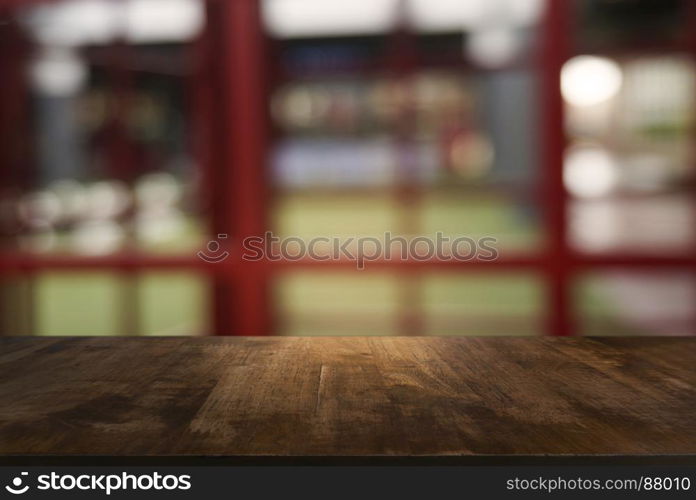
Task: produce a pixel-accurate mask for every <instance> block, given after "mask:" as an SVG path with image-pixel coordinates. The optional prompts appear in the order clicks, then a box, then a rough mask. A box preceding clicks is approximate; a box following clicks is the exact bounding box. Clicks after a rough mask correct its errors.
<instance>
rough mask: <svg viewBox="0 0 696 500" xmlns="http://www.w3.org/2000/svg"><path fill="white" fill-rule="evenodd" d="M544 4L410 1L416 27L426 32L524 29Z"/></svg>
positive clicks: (487, 0)
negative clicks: (502, 28) (499, 27)
mask: <svg viewBox="0 0 696 500" xmlns="http://www.w3.org/2000/svg"><path fill="white" fill-rule="evenodd" d="M543 3H544V2H543V0H467V1H462V0H410V2H409V8H410V10H409V12H410V14H411V19H412V21H413V24H414V25H415V26H416V27H417V28H418V29H419V30H420V31H426V32H438V31H461V30H465V31H476V30H480V29H481V28H485V27H493V26H495V25H498V26H507V27H523V26H530V25H532V24H534V23H535V22H536V21H537V20H538V19H539V17H540V15H541V9H542V7H543Z"/></svg>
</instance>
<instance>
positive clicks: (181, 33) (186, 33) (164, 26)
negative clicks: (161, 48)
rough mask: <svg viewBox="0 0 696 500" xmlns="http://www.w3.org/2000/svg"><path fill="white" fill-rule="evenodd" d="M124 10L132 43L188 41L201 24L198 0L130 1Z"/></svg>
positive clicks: (202, 18) (129, 38) (200, 5)
mask: <svg viewBox="0 0 696 500" xmlns="http://www.w3.org/2000/svg"><path fill="white" fill-rule="evenodd" d="M126 5H127V9H126V12H125V16H126V26H127V38H128V40H130V41H131V42H136V43H137V42H158V41H164V40H188V39H191V38H193V37H194V36H195V35H196V34H197V33H198V32H199V31H200V30H201V28H202V26H203V20H204V16H203V4H202V2H201V1H200V0H129V1H128V3H127V4H126Z"/></svg>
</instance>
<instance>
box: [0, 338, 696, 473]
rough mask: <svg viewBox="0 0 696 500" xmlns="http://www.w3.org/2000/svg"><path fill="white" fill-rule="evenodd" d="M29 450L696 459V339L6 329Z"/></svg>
mask: <svg viewBox="0 0 696 500" xmlns="http://www.w3.org/2000/svg"><path fill="white" fill-rule="evenodd" d="M18 455H24V456H27V455H28V456H30V457H37V456H39V457H48V456H53V457H65V456H80V455H90V456H96V455H116V456H118V457H153V456H157V457H162V456H168V457H170V458H176V457H188V458H190V459H193V457H208V458H207V459H211V457H224V458H226V459H230V460H249V461H252V462H253V461H256V462H258V461H261V462H263V461H264V460H266V459H268V460H270V461H272V460H273V459H276V460H278V459H301V457H348V458H351V457H352V458H353V459H358V458H360V459H370V458H371V457H372V458H373V459H378V458H379V457H382V458H385V457H386V458H392V459H404V457H405V459H406V460H408V459H414V458H416V459H417V458H419V457H420V458H421V459H426V460H427V459H433V460H437V459H441V460H443V461H444V462H447V461H448V460H449V461H455V462H457V463H459V461H461V462H462V463H479V462H478V461H479V460H483V461H485V460H486V459H487V458H490V457H498V458H503V459H506V460H515V459H519V458H522V457H527V458H533V457H543V456H547V457H548V456H551V457H559V458H563V457H569V456H570V457H578V456H579V457H587V456H592V457H601V456H605V457H606V456H609V457H614V456H618V457H629V458H630V457H638V458H640V457H653V458H655V457H657V458H660V457H662V458H665V457H672V459H677V460H679V459H685V460H687V461H688V460H690V462H689V463H694V460H693V457H695V456H696V339H686V338H605V339H567V338H416V337H412V338H376V337H375V338H364V337H362V338H161V339H158V338H149V339H148V338H140V339H135V338H84V339H76V338H72V339H68V338H60V339H47V338H44V339H41V338H6V339H2V340H0V457H1V458H3V460H5V461H7V460H8V459H9V458H8V457H13V456H18ZM409 457H410V458H409ZM675 457H676V458H675ZM15 458H16V457H15ZM203 459H204V458H199V460H203ZM218 460H220V458H218ZM322 460H328V461H329V462H330V460H331V458H328V459H322ZM256 462H254V463H256Z"/></svg>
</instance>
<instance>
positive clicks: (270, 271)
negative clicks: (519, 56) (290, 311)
mask: <svg viewBox="0 0 696 500" xmlns="http://www.w3.org/2000/svg"><path fill="white" fill-rule="evenodd" d="M7 5H13V2H9V4H8V0H0V7H2V6H7ZM206 5H207V10H208V22H207V28H206V32H205V33H204V34H203V36H202V38H201V40H200V42H199V44H198V46H197V47H196V54H197V56H198V57H197V58H196V63H197V66H196V71H195V75H196V77H195V78H194V80H193V85H192V96H193V97H194V99H193V102H194V106H193V109H192V116H193V120H194V124H195V130H194V132H195V134H194V135H195V138H194V141H195V151H196V153H197V155H198V158H199V162H200V163H201V165H202V170H203V184H202V192H201V197H202V199H203V204H204V207H205V209H206V210H207V212H208V213H209V217H210V230H211V234H214V235H217V234H226V235H228V241H231V242H233V245H232V247H231V248H230V251H231V252H232V258H230V259H229V260H227V261H226V262H225V263H223V264H216V265H211V264H207V263H205V262H203V261H201V260H199V259H197V258H196V257H195V256H173V257H161V256H157V257H154V256H144V255H139V254H133V253H124V254H119V255H113V256H108V257H100V258H89V259H86V258H83V257H70V256H66V257H58V256H55V257H44V256H41V257H38V256H27V255H0V273H2V275H3V276H6V275H12V274H19V275H31V274H33V273H36V272H39V271H44V270H68V269H69V270H76V271H78V270H83V271H90V270H118V271H120V272H121V273H123V274H124V275H128V276H134V275H135V273H137V272H140V271H144V270H152V269H171V270H173V269H186V270H191V271H195V272H199V273H203V274H206V275H208V276H210V278H211V280H212V283H213V310H212V312H211V316H212V318H213V331H214V333H215V334H218V335H263V334H270V333H272V332H273V316H272V311H273V307H272V297H271V294H270V289H271V282H272V279H273V277H274V276H276V275H277V274H278V273H282V272H286V271H293V270H298V269H302V270H308V271H318V272H321V271H323V270H327V269H330V270H345V271H347V272H355V271H354V269H355V263H354V262H352V261H338V262H337V261H312V260H302V261H297V262H263V263H249V262H242V261H241V259H240V258H239V256H240V255H241V251H240V247H239V245H240V242H241V240H242V238H243V237H245V236H248V235H261V234H263V233H264V231H265V230H266V229H267V228H268V226H269V224H268V220H269V217H268V215H269V214H268V212H269V205H270V202H271V196H270V194H269V189H270V188H269V183H268V182H267V179H266V163H267V162H266V154H267V151H268V146H269V141H270V137H271V127H270V124H269V119H268V108H267V102H268V99H267V97H268V91H269V78H268V74H269V69H270V68H268V67H267V65H268V60H267V58H266V53H267V52H266V44H267V40H266V39H265V36H264V33H263V29H262V25H261V19H260V13H259V2H258V1H257V0H235V1H225V0H207V1H206ZM570 8H571V2H569V1H566V0H548V2H547V9H546V13H545V16H544V19H543V22H542V25H541V30H542V31H541V42H540V51H539V54H540V59H539V75H540V82H541V85H540V90H541V102H542V103H543V108H542V110H541V111H542V112H541V122H540V130H541V134H540V136H541V138H542V141H543V142H542V144H541V151H542V159H541V161H542V167H543V168H542V172H543V181H542V183H543V186H542V189H541V190H540V192H541V193H542V196H541V199H540V202H541V205H542V208H543V209H544V219H543V220H544V228H545V232H546V236H547V239H546V245H545V247H544V249H543V251H541V252H540V253H538V254H533V255H526V256H513V255H502V256H501V258H500V259H499V260H497V261H493V262H484V261H472V262H456V261H453V262H442V261H436V260H432V261H426V262H423V261H405V262H404V261H402V262H395V261H376V262H370V264H369V269H375V270H393V271H395V272H397V273H399V274H401V273H406V274H409V275H411V274H412V272H416V273H420V272H421V271H433V272H440V271H444V272H450V271H452V270H456V271H457V272H474V271H475V272H486V273H489V272H510V271H518V270H519V271H530V272H533V273H537V274H539V275H541V276H543V277H544V282H545V288H546V291H547V298H546V321H545V333H546V334H548V335H572V334H576V333H577V320H576V318H575V317H574V315H573V297H572V285H573V281H574V278H575V276H576V275H578V274H579V273H581V272H586V271H592V270H604V269H607V268H623V269H689V270H693V271H696V255H694V254H692V255H686V256H678V257H665V256H637V255H625V254H613V255H598V256H587V255H579V254H577V253H575V252H573V251H572V250H571V249H570V248H569V246H568V238H567V219H566V208H567V202H568V196H567V194H566V191H565V188H564V186H563V178H562V165H563V156H564V151H565V147H566V138H565V133H564V118H563V111H564V104H563V100H562V96H561V93H560V71H561V67H562V65H563V64H564V62H565V61H566V60H567V58H568V57H569V56H570V55H571V53H572V49H571V40H570V38H571V37H570V33H571V29H570V28H571V27H570V19H571V12H570ZM693 11H694V13H692V15H691V16H689V24H690V26H691V27H693V28H694V29H691V30H690V31H689V32H690V33H691V35H692V37H691V40H689V47H690V48H691V51H692V54H693V55H694V57H696V8H694V9H693ZM17 95H19V93H18V94H17ZM399 192H400V193H401V195H402V196H403V192H401V191H399ZM412 195H413V194H412V193H410V192H409V193H406V196H405V197H406V198H409V199H410V198H411V196H412ZM694 253H696V252H694ZM368 272H369V271H368ZM131 305H132V304H131ZM412 319H414V318H411V316H409V315H404V317H403V318H402V320H403V321H402V322H401V323H409V324H404V325H403V329H402V332H404V333H414V332H415V333H418V332H419V329H418V328H415V329H414V328H413V327H412V325H410V322H411V320H412ZM125 324H128V322H127V321H126V322H125Z"/></svg>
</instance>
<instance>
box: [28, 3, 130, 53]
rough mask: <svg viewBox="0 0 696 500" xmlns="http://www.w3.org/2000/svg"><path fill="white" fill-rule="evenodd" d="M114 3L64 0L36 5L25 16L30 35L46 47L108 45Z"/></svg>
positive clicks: (112, 31)
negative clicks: (31, 33)
mask: <svg viewBox="0 0 696 500" xmlns="http://www.w3.org/2000/svg"><path fill="white" fill-rule="evenodd" d="M117 8H118V4H117V3H116V2H111V1H108V0H67V1H64V2H52V3H48V4H44V5H39V6H38V7H35V8H33V9H31V10H30V11H29V15H28V17H27V21H28V24H29V26H30V29H31V30H32V32H33V33H34V36H36V38H37V39H38V40H39V41H40V42H41V43H44V44H46V45H67V46H74V45H81V44H89V43H95V44H97V43H106V42H109V41H110V40H111V39H112V38H113V37H114V35H115V33H116V27H117V26H116V24H117V23H116V22H117V21H118V10H117Z"/></svg>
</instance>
